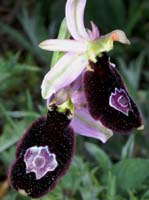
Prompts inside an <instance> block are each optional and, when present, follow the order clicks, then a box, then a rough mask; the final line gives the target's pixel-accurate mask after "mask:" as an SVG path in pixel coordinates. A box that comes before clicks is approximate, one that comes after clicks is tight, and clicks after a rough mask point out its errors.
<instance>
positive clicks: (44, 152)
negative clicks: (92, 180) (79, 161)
mask: <svg viewBox="0 0 149 200" xmlns="http://www.w3.org/2000/svg"><path fill="white" fill-rule="evenodd" d="M68 116H69V117H70V113H69V112H68V113H66V114H63V113H59V112H57V110H56V108H54V109H52V110H51V111H49V112H48V115H47V117H42V118H39V119H38V120H36V121H35V122H34V123H33V124H32V125H31V127H30V128H29V129H28V130H27V132H26V133H25V134H24V136H23V137H22V139H21V140H20V142H19V143H18V145H17V151H16V158H17V159H16V161H15V162H14V163H13V164H12V166H11V168H10V170H9V180H10V183H11V185H12V186H13V188H15V189H16V190H17V191H19V192H21V193H24V194H26V195H28V196H30V197H32V198H39V197H41V196H43V195H44V194H46V193H47V192H49V191H51V190H52V189H53V188H54V187H55V185H56V183H57V181H58V180H59V179H60V177H61V176H63V175H64V174H65V173H66V172H67V170H68V167H69V165H70V163H71V160H72V156H73V153H74V146H75V139H74V133H73V130H72V129H71V128H70V127H69V123H70V119H68Z"/></svg>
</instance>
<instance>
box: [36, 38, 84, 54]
mask: <svg viewBox="0 0 149 200" xmlns="http://www.w3.org/2000/svg"><path fill="white" fill-rule="evenodd" d="M39 47H40V48H41V49H44V50H48V51H64V52H74V53H83V52H85V51H86V49H87V46H86V44H85V43H84V42H80V41H74V40H68V39H65V40H61V39H50V40H45V41H43V42H41V43H40V44H39Z"/></svg>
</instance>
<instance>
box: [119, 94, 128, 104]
mask: <svg viewBox="0 0 149 200" xmlns="http://www.w3.org/2000/svg"><path fill="white" fill-rule="evenodd" d="M118 102H119V103H120V104H121V106H123V107H127V106H128V102H127V99H126V98H125V97H124V96H120V97H119V98H118Z"/></svg>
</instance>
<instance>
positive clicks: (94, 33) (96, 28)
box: [91, 21, 100, 40]
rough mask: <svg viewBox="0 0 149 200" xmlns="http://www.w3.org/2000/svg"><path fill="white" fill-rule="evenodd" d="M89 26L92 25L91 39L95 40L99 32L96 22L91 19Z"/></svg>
mask: <svg viewBox="0 0 149 200" xmlns="http://www.w3.org/2000/svg"><path fill="white" fill-rule="evenodd" d="M91 26H92V39H93V40H95V39H97V38H99V36H100V32H99V29H98V27H97V26H96V24H95V23H94V22H93V21H91Z"/></svg>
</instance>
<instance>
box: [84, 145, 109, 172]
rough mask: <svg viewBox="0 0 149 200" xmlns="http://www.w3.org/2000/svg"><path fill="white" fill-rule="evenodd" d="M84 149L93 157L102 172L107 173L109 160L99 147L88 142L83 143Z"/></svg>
mask: <svg viewBox="0 0 149 200" xmlns="http://www.w3.org/2000/svg"><path fill="white" fill-rule="evenodd" d="M85 147H86V149H87V151H88V152H89V153H90V154H91V156H93V157H94V159H95V160H96V162H97V164H99V167H100V168H101V169H102V170H103V172H107V171H108V170H109V169H110V168H111V161H110V158H109V157H108V155H107V154H106V153H105V152H104V151H103V150H102V149H101V148H100V147H98V146H97V145H95V144H92V143H88V142H86V143H85Z"/></svg>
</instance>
